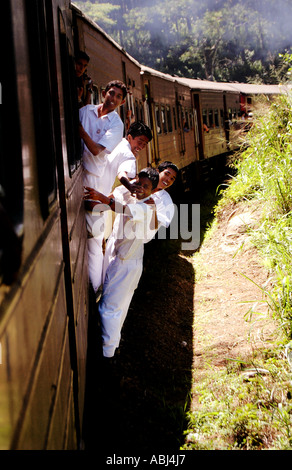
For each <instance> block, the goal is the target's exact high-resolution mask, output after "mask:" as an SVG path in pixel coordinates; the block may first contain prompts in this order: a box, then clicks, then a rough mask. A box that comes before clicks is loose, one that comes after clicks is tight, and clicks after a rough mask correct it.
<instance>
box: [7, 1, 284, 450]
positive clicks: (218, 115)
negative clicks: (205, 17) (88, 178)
mask: <svg viewBox="0 0 292 470" xmlns="http://www.w3.org/2000/svg"><path fill="white" fill-rule="evenodd" d="M0 18H1V19H0V22H1V27H0V31H1V32H0V34H1V45H2V46H1V47H2V56H3V64H4V66H3V67H2V68H1V72H0V217H1V234H0V449H7V450H14V449H16V450H70V449H74V450H75V449H82V448H83V439H82V429H83V420H84V402H85V388H86V360H87V349H88V318H89V315H90V302H89V294H88V291H89V289H88V273H87V243H86V241H87V234H86V226H85V217H84V206H83V184H82V158H81V145H80V139H79V133H78V125H79V118H78V99H77V92H76V79H75V64H74V57H75V54H76V52H77V51H78V50H82V51H85V52H86V53H87V54H88V55H89V57H90V62H89V65H88V74H89V75H90V77H91V78H92V80H93V93H92V97H91V102H92V104H98V103H100V102H101V99H102V91H103V89H104V88H105V85H106V84H107V83H108V82H109V81H110V80H112V79H119V80H122V81H123V82H124V83H125V84H126V85H127V88H128V94H127V98H126V103H125V104H124V106H122V107H120V109H119V113H120V116H121V118H122V120H123V122H124V124H125V132H126V129H127V127H128V126H129V125H130V124H131V122H133V121H135V120H143V121H144V122H145V123H146V124H147V125H148V126H149V127H150V128H151V130H152V133H153V139H152V141H151V142H150V143H149V145H148V146H147V148H146V149H145V150H143V151H142V152H141V155H140V158H139V167H140V168H142V167H145V166H153V167H156V166H157V165H158V163H159V161H161V160H162V161H163V160H166V159H167V160H171V161H173V162H174V163H176V165H177V166H178V168H179V169H180V174H181V187H182V188H183V191H185V192H188V191H191V190H192V187H193V186H194V185H195V184H197V183H198V182H200V181H201V180H203V181H204V182H205V181H207V179H208V177H209V176H210V174H211V172H213V173H214V172H216V161H217V160H218V159H219V158H221V157H224V156H226V154H228V152H231V151H232V150H233V149H234V148H235V147H236V146H237V143H236V139H237V135H238V134H237V132H236V129H237V128H238V126H239V125H240V122H241V118H242V113H243V112H244V113H249V112H251V110H252V105H253V100H254V97H255V96H256V95H259V94H260V95H266V96H268V97H270V98H271V97H272V96H274V95H276V94H279V93H281V92H282V90H281V88H280V87H278V86H274V85H271V86H269V85H257V86H253V85H246V84H233V83H232V84H231V83H216V82H210V81H205V80H197V79H187V78H186V79H184V78H181V77H173V76H170V75H167V74H163V73H161V72H158V71H156V70H153V69H151V68H149V67H147V66H143V65H141V64H140V63H139V62H137V61H136V60H135V59H134V58H133V57H131V56H130V55H129V54H128V53H127V52H126V51H125V50H124V49H123V48H122V47H121V46H120V45H118V44H117V43H116V42H115V41H114V40H113V39H112V38H110V37H109V36H108V34H106V33H105V32H104V31H103V30H102V29H101V28H100V27H99V26H98V25H97V24H96V23H94V22H93V21H92V20H91V19H90V18H88V17H87V16H86V15H84V13H83V12H82V11H81V10H80V9H79V8H77V6H76V5H74V4H73V3H71V2H70V1H69V0H49V1H48V0H30V2H27V1H26V0H7V1H5V2H3V4H1V17H0Z"/></svg>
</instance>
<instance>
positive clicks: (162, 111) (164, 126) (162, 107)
mask: <svg viewBox="0 0 292 470" xmlns="http://www.w3.org/2000/svg"><path fill="white" fill-rule="evenodd" d="M161 122H162V129H163V132H164V134H166V133H167V124H166V116H165V107H164V106H161Z"/></svg>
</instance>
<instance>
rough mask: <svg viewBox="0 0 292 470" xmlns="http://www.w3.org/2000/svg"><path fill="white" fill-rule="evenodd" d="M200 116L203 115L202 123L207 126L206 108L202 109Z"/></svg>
mask: <svg viewBox="0 0 292 470" xmlns="http://www.w3.org/2000/svg"><path fill="white" fill-rule="evenodd" d="M202 117H203V124H205V126H208V116H207V110H206V109H203V112H202Z"/></svg>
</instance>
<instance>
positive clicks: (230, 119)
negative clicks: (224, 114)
mask: <svg viewBox="0 0 292 470" xmlns="http://www.w3.org/2000/svg"><path fill="white" fill-rule="evenodd" d="M228 119H229V121H232V110H231V108H229V109H228Z"/></svg>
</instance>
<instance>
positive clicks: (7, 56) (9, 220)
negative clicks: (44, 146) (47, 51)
mask: <svg viewBox="0 0 292 470" xmlns="http://www.w3.org/2000/svg"><path fill="white" fill-rule="evenodd" d="M10 19H11V11H10V2H3V3H2V5H1V16H0V38H1V44H2V45H5V47H3V48H2V51H1V56H2V57H1V58H2V62H3V64H5V67H1V68H0V88H1V95H0V284H1V283H5V284H11V283H12V282H13V280H14V279H15V275H16V273H17V271H18V269H19V267H20V263H21V248H22V235H23V191H24V185H23V168H22V147H21V132H20V122H19V117H18V116H19V114H20V111H19V109H20V108H19V103H18V97H17V82H16V68H15V61H14V45H13V32H12V27H11V21H10ZM11 123H13V139H11Z"/></svg>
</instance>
